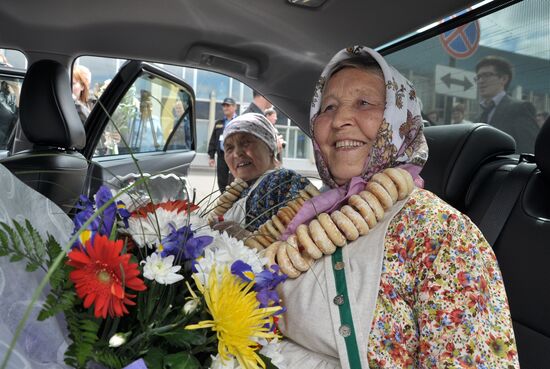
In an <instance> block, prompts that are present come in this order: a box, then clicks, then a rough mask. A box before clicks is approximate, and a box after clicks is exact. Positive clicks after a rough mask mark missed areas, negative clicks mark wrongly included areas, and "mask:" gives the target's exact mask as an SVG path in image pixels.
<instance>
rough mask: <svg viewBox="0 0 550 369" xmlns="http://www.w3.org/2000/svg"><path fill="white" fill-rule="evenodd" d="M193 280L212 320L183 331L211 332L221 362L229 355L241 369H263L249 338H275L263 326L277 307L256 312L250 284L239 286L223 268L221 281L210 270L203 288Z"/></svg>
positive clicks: (239, 280)
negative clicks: (202, 329)
mask: <svg viewBox="0 0 550 369" xmlns="http://www.w3.org/2000/svg"><path fill="white" fill-rule="evenodd" d="M193 277H194V279H195V282H196V283H197V287H198V288H199V290H200V291H201V292H202V294H203V295H204V299H205V301H206V305H207V307H208V310H209V312H210V314H211V315H212V320H203V321H202V322H199V323H198V324H193V325H188V326H187V327H185V329H201V328H211V329H212V330H213V331H216V332H217V336H218V353H219V354H220V357H221V358H222V360H228V359H229V356H228V355H229V354H231V355H233V356H234V357H236V358H237V360H238V361H239V364H240V365H241V366H242V367H243V368H246V369H254V368H258V367H259V366H261V367H262V368H265V363H264V362H263V360H262V359H261V358H260V357H259V356H258V355H257V354H256V349H257V346H258V344H257V343H256V342H255V341H254V340H253V338H254V337H256V338H267V339H270V338H275V337H277V335H276V334H275V333H273V332H269V329H268V328H266V327H265V325H266V324H268V325H269V326H271V325H272V324H273V314H274V313H276V312H277V311H279V310H280V309H281V307H279V306H276V307H269V308H260V307H259V305H260V304H259V302H258V300H257V299H256V292H254V291H251V288H252V286H254V282H249V283H245V282H243V281H242V280H241V279H240V278H238V277H236V276H234V275H232V274H231V273H230V272H229V270H227V268H225V270H224V271H223V273H222V277H221V281H219V280H218V276H217V274H216V269H215V268H212V270H211V271H210V276H209V278H208V283H207V285H206V286H203V285H202V284H201V283H200V281H199V279H198V278H196V277H195V276H193ZM258 365H259V366H258Z"/></svg>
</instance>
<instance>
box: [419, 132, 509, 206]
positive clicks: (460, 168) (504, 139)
mask: <svg viewBox="0 0 550 369" xmlns="http://www.w3.org/2000/svg"><path fill="white" fill-rule="evenodd" d="M424 134H425V135H426V141H427V142H428V148H429V156H428V161H427V163H426V165H425V166H424V169H423V170H422V172H421V173H420V175H421V176H422V178H423V179H424V181H425V184H426V189H428V190H430V191H432V192H434V193H435V194H437V195H438V196H439V197H441V198H443V199H444V200H445V201H447V202H448V203H450V204H451V205H453V206H454V207H456V208H458V209H459V210H463V209H464V207H465V198H466V193H467V191H468V188H469V185H470V182H471V181H472V179H473V177H474V175H475V173H476V171H477V170H478V169H479V168H480V167H481V165H482V164H484V163H486V162H488V161H490V160H491V159H492V158H494V157H496V156H498V155H510V154H513V153H514V152H515V149H516V144H515V141H514V139H513V138H512V137H511V136H510V135H508V134H506V133H504V132H502V131H500V130H498V129H496V128H495V127H492V126H489V125H487V124H483V123H465V124H453V125H448V126H433V127H426V128H425V129H424Z"/></svg>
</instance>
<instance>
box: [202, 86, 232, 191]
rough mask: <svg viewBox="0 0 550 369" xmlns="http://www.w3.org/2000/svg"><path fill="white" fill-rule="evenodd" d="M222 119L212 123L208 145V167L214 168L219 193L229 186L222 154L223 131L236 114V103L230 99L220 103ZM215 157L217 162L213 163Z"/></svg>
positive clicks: (227, 172) (227, 169)
mask: <svg viewBox="0 0 550 369" xmlns="http://www.w3.org/2000/svg"><path fill="white" fill-rule="evenodd" d="M222 109H223V118H222V119H220V120H217V121H216V123H214V130H213V131H212V135H211V136H210V141H209V143H208V158H209V159H208V165H210V166H211V167H214V165H215V166H216V175H217V177H218V188H219V190H220V192H224V191H225V187H226V186H227V185H228V184H229V179H230V176H229V168H228V166H227V164H226V163H225V159H224V152H223V130H224V128H225V127H226V126H227V123H229V122H230V121H231V120H232V119H234V118H235V117H236V116H237V114H236V112H237V103H236V102H235V100H234V99H233V98H231V97H226V98H225V99H223V102H222ZM216 155H217V160H216V161H214V159H215V156H216Z"/></svg>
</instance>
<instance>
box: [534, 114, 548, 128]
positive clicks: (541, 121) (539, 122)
mask: <svg viewBox="0 0 550 369" xmlns="http://www.w3.org/2000/svg"><path fill="white" fill-rule="evenodd" d="M548 117H550V113H548V112H547V111H541V112H538V113H537V115H536V117H535V118H536V120H537V125H538V126H539V128H541V127H542V126H543V125H544V122H546V119H548Z"/></svg>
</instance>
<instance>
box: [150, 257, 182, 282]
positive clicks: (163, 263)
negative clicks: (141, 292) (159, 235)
mask: <svg viewBox="0 0 550 369" xmlns="http://www.w3.org/2000/svg"><path fill="white" fill-rule="evenodd" d="M141 263H142V264H145V265H144V266H143V276H144V277H145V278H147V279H150V280H152V281H157V283H160V284H173V283H176V282H178V281H181V280H182V279H183V276H182V275H181V274H178V273H177V272H178V271H179V270H180V269H181V265H176V266H173V264H174V255H170V256H167V257H165V258H163V257H162V256H160V255H159V254H157V253H152V254H151V255H149V256H147V259H146V260H145V261H142V262H141Z"/></svg>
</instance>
